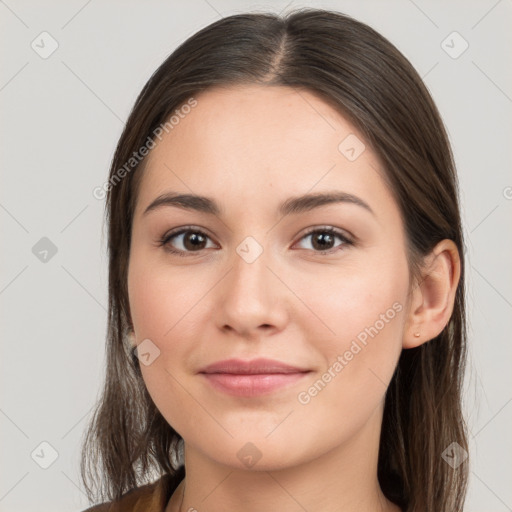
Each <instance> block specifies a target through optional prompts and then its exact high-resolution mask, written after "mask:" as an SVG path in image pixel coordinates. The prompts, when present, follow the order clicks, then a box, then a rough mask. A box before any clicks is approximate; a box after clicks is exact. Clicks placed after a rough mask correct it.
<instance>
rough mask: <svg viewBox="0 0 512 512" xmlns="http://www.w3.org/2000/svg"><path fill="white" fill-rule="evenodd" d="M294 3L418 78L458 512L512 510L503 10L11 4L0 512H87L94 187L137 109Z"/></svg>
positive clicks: (98, 329)
mask: <svg viewBox="0 0 512 512" xmlns="http://www.w3.org/2000/svg"><path fill="white" fill-rule="evenodd" d="M300 6H314V7H324V8H330V9H335V10H339V11H342V12H345V13H347V14H350V15H353V16H354V17H356V18H358V19H360V20H361V21H364V22H366V23H368V24H370V25H371V26H373V27H374V28H376V29H377V30H378V31H380V32H381V33H382V34H383V35H385V36H386V37H387V38H389V39H390V40H391V41H392V42H393V43H394V44H395V45H396V46H397V47H398V48H399V49H400V50H401V51H402V52H403V53H404V54H405V55H406V56H407V58H408V59H409V60H410V61H411V62H412V63H413V65H414V66H415V67H416V69H417V70H418V72H419V73H420V75H421V76H422V77H423V78H424V80H425V82H426V85H427V87H428V88H429V89H430V91H431V93H432V95H433V97H434V100H435V101H436V103H437V105H438V107H439V109H440V111H441V114H442V116H443V119H444V121H445V123H446V126H447V129H448V132H449V134H450V138H451V142H452V144H453V149H454V153H455V157H456V163H457V166H458V171H459V175H460V182H461V188H462V191H461V193H462V208H463V212H462V213H463V220H464V227H465V234H466V239H467V246H468V255H467V256H468V273H467V279H468V296H467V298H468V317H469V329H470V331H469V334H470V361H469V367H468V374H467V381H466V386H465V388H466V397H465V401H466V411H467V416H468V420H469V425H470V428H471V432H472V434H471V453H472V465H471V480H470V490H469V497H468V502H467V507H466V509H465V510H466V511H468V512H476V511H485V512H502V511H507V510H512V486H511V485H510V483H511V482H512V440H511V436H510V432H511V431H512V429H511V426H512V404H511V403H510V402H511V401H512V372H511V371H510V363H511V355H512V344H511V340H510V334H509V333H510V331H511V327H512V322H511V317H512V315H511V312H512V311H511V308H512V275H511V274H512V272H511V265H510V261H512V258H511V253H512V240H511V238H512V237H511V229H510V228H511V222H510V220H511V212H512V188H511V187H512V174H511V160H512V158H511V152H510V147H511V142H512V141H511V131H512V130H511V123H510V119H511V112H512V99H511V98H512V71H511V70H512V66H510V49H511V48H512V30H511V27H512V25H511V21H512V1H511V0H500V1H496V0H482V1H466V2H462V1H452V2H450V3H449V5H448V3H447V2H446V3H443V2H432V1H430V2H428V1H426V0H414V1H413V0H401V1H394V2H391V1H367V0H364V1H340V0H339V1H329V2H327V1H324V2H313V1H309V2H301V3H299V2H291V3H289V4H287V3H286V2H274V3H269V2H267V3H256V2H249V1H238V2H235V1H234V0H230V1H227V0H209V1H206V0H193V1H190V2H163V1H159V2H157V1H146V2H142V1H140V2H134V1H123V2H121V1H119V0H118V1H110V2H104V3H101V2H99V1H98V0H92V1H91V0H89V1H84V0H72V1H68V2H50V1H47V2H45V5H44V6H43V5H40V4H39V3H38V2H28V1H15V0H6V1H0V23H1V28H0V37H1V44H2V48H3V52H2V61H3V62H2V67H1V72H0V104H1V109H2V117H1V122H0V129H1V140H2V141H3V144H2V152H1V173H2V175H1V180H2V181H1V183H2V186H1V189H0V222H1V226H2V237H3V243H2V250H1V251H0V258H1V272H0V305H1V309H2V322H1V340H2V345H1V348H2V354H1V358H0V379H1V387H0V429H1V433H2V435H1V446H0V461H1V467H0V511H10V512H17V511H24V512H28V511H38V512H45V511H52V512H58V511H80V510H83V509H84V508H85V507H86V506H87V505H88V503H87V502H86V500H85V496H84V494H83V491H82V489H81V487H80V482H79V478H78V460H79V459H78V456H79V446H80V441H81V436H82V433H83V429H84V426H85V424H86V420H87V419H89V418H90V412H91V408H92V406H93V404H94V402H95V400H96V398H97V396H98V392H99V389H100V384H101V382H102V379H103V364H104V349H103V345H104V337H105V332H106V318H107V316H106V306H107V294H106V290H107V272H106V254H105V241H106V238H105V237H104V235H103V228H102V215H103V208H104V204H103V201H99V200H97V199H95V198H94V197H93V195H92V190H93V189H94V187H96V186H99V185H102V184H103V182H104V181H105V179H106V178H107V175H108V174H107V173H108V167H109V163H110V159H111V157H112V155H113V151H114V147H115V144H116V143H117V139H118V137H119V135H120V133H121V129H122V127H123V122H124V120H125V119H126V117H127V114H128V112H129V110H130V108H131V107H132V105H133V102H134V100H135V98H136V96H137V94H138V93H139V91H140V89H141V88H142V86H143V85H144V83H145V82H146V80H147V79H148V78H149V76H150V75H151V73H152V72H153V71H154V70H155V69H156V68H157V67H158V65H160V63H161V62H162V61H163V60H164V59H165V57H166V56H167V55H168V54H169V53H170V52H171V51H172V50H173V49H174V48H175V47H176V46H177V45H178V44H179V43H180V42H182V41H183V40H185V39H186V38H187V37H189V36H190V35H192V34H193V33H194V32H196V31H197V30H199V29H200V28H202V27H204V26H206V25H207V24H209V23H211V22H213V21H215V20H217V19H219V18H220V17H221V16H222V17H224V16H227V15H230V14H234V13H237V12H243V11H255V10H259V11H262V10H267V9H268V10H272V11H276V12H279V11H282V10H285V11H288V10H291V9H292V8H294V7H300ZM43 31H46V32H48V33H49V34H50V35H51V38H53V39H54V40H55V41H57V43H58V48H57V50H56V51H55V52H54V53H53V54H52V55H50V56H48V57H47V58H42V56H41V52H43V51H48V50H49V49H51V39H50V38H49V36H40V34H41V32H43ZM454 31H457V32H458V33H459V34H460V35H461V36H462V38H463V39H464V40H465V41H467V43H468V44H469V47H468V49H467V50H466V51H464V52H463V53H462V54H461V55H457V58H454V56H455V54H458V53H459V52H460V51H461V50H462V49H463V45H464V41H463V40H461V39H457V38H456V37H457V36H453V35H451V34H452V33H453V32H454ZM454 37H455V39H454ZM41 38H46V39H44V42H41ZM447 38H448V39H447ZM33 41H35V42H34V43H33V44H34V45H39V46H36V48H37V51H36V50H35V49H33V48H32V47H31V44H32V42H33ZM443 41H445V43H443ZM43 45H44V49H43ZM450 47H451V48H450ZM447 51H448V52H451V53H452V55H449V53H447ZM44 237H46V238H47V239H49V241H51V243H50V242H49V241H48V240H46V239H44V240H42V241H41V239H42V238H44ZM51 244H53V245H54V246H55V248H56V250H57V252H56V253H55V254H52V251H51ZM34 247H35V249H33V248H34ZM44 250H49V252H48V253H44V252H42V251H44ZM45 254H46V256H44V255H45ZM44 257H46V261H42V260H41V258H43V259H44ZM42 442H46V443H49V444H50V445H51V447H52V448H51V447H49V446H47V445H42V446H41V443H42ZM52 450H55V454H56V455H57V458H56V460H55V461H53V463H52V453H53V451H52ZM31 454H32V455H31ZM50 463H51V465H49V467H48V468H47V469H43V468H42V467H41V465H48V464H50Z"/></svg>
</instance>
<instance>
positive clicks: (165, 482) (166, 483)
mask: <svg viewBox="0 0 512 512" xmlns="http://www.w3.org/2000/svg"><path fill="white" fill-rule="evenodd" d="M178 483H179V482H176V481H175V480H174V481H173V479H172V478H171V476H170V475H164V476H162V477H161V478H160V479H159V480H157V481H156V482H153V483H152V484H147V485H144V486H142V487H137V488H135V489H132V490H131V491H129V492H127V493H126V494H124V495H123V497H122V498H121V499H120V500H118V501H116V502H113V501H111V502H107V503H102V504H101V505H95V506H93V507H90V508H88V509H87V510H84V511H83V512H164V511H165V507H166V506H167V503H168V502H169V500H170V499H171V496H172V493H173V492H174V490H175V489H176V487H177V486H178Z"/></svg>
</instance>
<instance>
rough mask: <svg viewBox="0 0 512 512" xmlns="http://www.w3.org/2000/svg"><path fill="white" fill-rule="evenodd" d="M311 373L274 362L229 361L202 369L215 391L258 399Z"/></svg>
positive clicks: (266, 360)
mask: <svg viewBox="0 0 512 512" xmlns="http://www.w3.org/2000/svg"><path fill="white" fill-rule="evenodd" d="M309 371H310V370H305V369H302V368H297V367H295V366H290V365H288V364H285V363H281V362H280V361H275V360H272V359H264V358H259V359H253V360H252V361H243V360H241V359H228V360H226V361H219V362H217V363H214V364H211V365H209V366H206V367H205V368H203V369H202V370H201V371H200V372H199V373H200V374H202V375H204V377H205V378H206V379H207V380H208V382H209V383H210V384H211V385H212V386H213V387H215V388H216V389H218V390H220V391H223V392H225V393H228V394H231V395H236V396H257V395H261V394H266V393H270V392H272V391H274V390H276V389H278V388H281V387H284V386H286V385H289V384H292V383H294V382H296V381H297V380H299V379H301V378H302V377H304V375H306V374H307V373H309Z"/></svg>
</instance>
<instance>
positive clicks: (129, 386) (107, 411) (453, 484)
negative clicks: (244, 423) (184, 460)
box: [81, 8, 468, 512]
mask: <svg viewBox="0 0 512 512" xmlns="http://www.w3.org/2000/svg"><path fill="white" fill-rule="evenodd" d="M237 84H260V85H263V86H265V85H282V86H288V87H293V88H296V89H297V90H308V91H311V92H313V93H315V94H317V95H319V96H320V97H321V98H322V99H323V100H325V101H326V102H328V103H329V104H330V105H331V106H333V107H334V108H335V109H337V110H338V111H339V112H340V113H341V114H342V115H344V116H345V117H346V118H347V119H348V120H349V121H350V122H351V123H353V125H354V126H355V127H356V128H357V129H359V130H360V133H362V134H363V135H364V137H365V139H366V142H367V143H368V144H369V145H370V146H371V148H372V149H373V151H375V153H376V154H377V155H378V156H379V157H380V160H381V161H382V163H383V166H384V170H385V178H386V180H387V181H388V183H389V185H390V188H391V190H392V192H393V195H394V197H395V200H396V202H397V204H398V206H399V208H400V211H401V215H402V219H403V222H404V225H405V229H406V234H407V245H408V247H407V251H408V261H409V266H410V270H411V275H418V272H419V270H418V269H419V268H420V266H421V261H422V257H423V256H425V255H427V254H428V253H429V252H430V251H431V250H432V249H433V247H434V246H435V244H436V243H437V242H439V241H440V240H443V239H446V238H448V239H451V240H453V241H454V242H455V244H456V246H457V248H458V250H459V255H460V262H461V277H460V281H459V283H458V288H457V291H456V296H455V303H454V310H453V313H452V316H451V318H450V320H449V322H448V324H447V326H446V327H445V329H444V330H443V331H442V332H441V334H440V335H439V336H437V337H436V338H435V339H432V340H430V341H429V342H427V343H425V344H422V345H421V346H419V347H417V348H412V349H407V350H403V351H402V354H401V357H400V360H399V363H398V366H397V368H396V371H395V373H394V375H393V378H392V381H391V383H390V385H389V388H388V390H387V394H386V399H385V408H384V417H383V423H382V431H381V439H380V451H379V461H378V477H379V482H380V485H381V488H382V490H383V492H384V494H385V495H386V496H387V497H388V498H389V499H390V500H392V501H394V502H395V503H397V504H399V505H401V506H402V507H403V508H404V510H407V511H421V512H426V511H432V512H434V511H435V512H454V511H460V510H462V506H463V503H464V498H465V494H466V486H467V473H468V469H467V461H466V462H464V463H463V464H461V465H460V466H459V467H458V468H456V469H454V468H452V466H451V465H449V464H447V463H446V462H445V460H443V457H442V453H443V451H444V450H445V449H446V448H447V447H448V446H449V445H450V444H451V443H453V442H456V443H458V445H460V447H461V448H462V449H464V450H466V451H467V449H468V446H467V433H466V426H465V422H464V419H463V416H462V410H461V393H462V382H463V376H464V365H465V357H466V353H465V351H466V320H465V303H464V242H463V235H462V228H461V219H460V213H459V200H458V182H457V176H456V171H455V166H454V161H453V156H452V152H451V148H450V145H449V141H448V137H447V134H446V131H445V128H444V126H443V122H442V120H441V118H440V115H439V112H438V110H437V108H436V106H435V104H434V102H433V100H432V98H431V96H430V94H429V92H428V90H427V88H426V87H425V85H424V84H423V82H422V80H421V78H420V77H419V75H418V74H417V72H416V71H415V69H414V68H413V66H412V65H411V64H410V62H409V61H408V60H407V59H406V58H405V57H404V56H403V55H402V54H401V53H400V52H399V51H398V50H397V49H396V47H395V46H393V45H392V44H391V43H390V42H389V41H388V40H387V39H386V38H384V37H383V36H381V35H380V34H379V33H377V32H376V31H375V30H373V29H372V28H370V27H369V26H368V25H366V24H364V23H361V22H359V21H356V20H354V19H352V18H351V17H349V16H346V15H343V14H341V13H338V12H332V11H326V10H318V9H311V8H303V9H299V10H295V11H294V12H291V13H289V14H288V15H286V16H283V17H280V16H278V15H275V14H271V13H268V14H260V13H258V14H239V15H234V16H229V17H226V18H223V19H221V20H220V21H217V22H215V23H213V24H211V25H209V26H208V27H206V28H204V29H202V30H200V31H199V32H197V33H196V34H195V35H193V36H192V37H190V38H189V39H188V40H186V41H185V42H184V43H183V44H181V45H180V46H179V47H178V48H177V49H176V50H175V51H174V52H173V53H172V54H171V55H170V56H169V57H168V58H167V59H166V60H165V61H164V62H163V64H162V65H161V66H160V67H159V68H158V69H157V70H156V71H155V73H154V74H153V75H152V76H151V78H150V79H149V81H148V82H147V84H146V85H145V86H144V88H143V90H142V91H141V93H140V95H139V97H138V98H137V100H136V103H135V105H134V107H133V109H132V111H131V113H130V116H129V118H128V120H127V122H126V126H125V128H124V131H123V133H122V135H121V138H120V140H119V142H118V145H117V149H116V152H115V155H114V157H113V161H112V166H111V170H110V176H109V181H108V183H106V186H105V187H104V189H103V190H104V191H105V192H106V197H107V200H106V218H107V222H108V251H109V317H108V334H107V345H106V358H107V361H106V366H107V367H106V373H105V382H104V387H103V391H102V396H101V398H100V400H99V401H98V403H97V406H96V409H95V411H94V415H93V417H92V419H91V421H90V425H89V428H88V430H87V431H86V435H85V438H84V441H83V446H82V460H81V472H82V479H83V482H84V484H85V488H86V490H87V493H88V497H89V498H90V500H91V501H93V500H97V499H102V500H115V499H118V498H120V497H121V495H122V494H123V493H125V492H127V491H128V490H130V489H132V488H134V487H137V486H139V485H142V484H144V483H148V479H151V477H152V476H155V475H156V476H158V475H160V474H169V475H170V476H171V478H172V479H173V481H174V483H175V484H176V485H177V484H178V482H179V481H180V480H181V479H182V478H183V476H184V468H183V466H181V467H179V468H178V469H176V465H175V464H173V463H172V461H171V458H172V457H173V456H174V455H175V454H176V450H177V445H178V442H179V441H180V440H181V436H180V435H179V434H178V433H177V432H176V431H175V430H174V429H173V428H172V427H171V426H170V425H169V424H168V423H167V421H166V420H165V419H164V418H163V416H162V415H161V414H160V412H159V411H158V410H157V409H156V407H155V405H154V403H153V401H152V400H151V397H150V396H149V394H148V392H147V390H146V387H145V385H144V381H143V379H142V375H141V371H140V367H139V361H138V358H137V357H136V355H135V354H134V352H133V351H132V350H131V348H130V347H129V346H128V344H127V342H126V334H127V333H128V332H129V330H130V329H131V328H132V324H131V319H130V308H129V301H128V291H127V269H128V261H129V249H130V238H131V228H132V219H133V212H134V205H135V201H136V198H137V191H138V184H139V182H140V176H141V173H142V171H143V166H144V162H145V160H144V159H142V160H141V161H138V160H137V162H134V161H133V160H131V159H132V157H133V154H134V152H138V151H139V150H140V148H141V147H143V146H144V145H148V143H150V142H151V141H153V140H154V139H155V137H156V136H155V134H158V133H160V132H158V129H159V127H160V126H162V125H165V123H166V122H167V121H168V120H169V119H170V118H171V116H172V115H173V114H175V111H176V109H179V108H180V107H181V106H183V105H186V104H187V103H188V102H189V101H190V99H191V98H193V96H194V95H198V94H199V93H200V92H202V91H204V90H206V89H208V88H211V87H214V86H217V85H237ZM127 162H129V165H128V166H127ZM121 169H124V172H121V171H120V170H121ZM89 480H90V481H91V483H92V484H93V486H90V485H89ZM93 487H94V488H96V490H97V491H95V490H94V488H93Z"/></svg>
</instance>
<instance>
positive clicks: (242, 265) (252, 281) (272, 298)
mask: <svg viewBox="0 0 512 512" xmlns="http://www.w3.org/2000/svg"><path fill="white" fill-rule="evenodd" d="M241 246H242V247H239V248H238V252H237V253H236V254H234V257H233V258H232V260H231V266H230V269H229V271H228V272H227V274H226V275H225V277H224V279H223V280H222V282H221V283H219V287H218V291H217V297H216V304H217V307H216V311H215V318H216V322H217V323H218V326H219V328H220V329H221V330H223V331H226V332H229V331H232V332H233V333H236V334H237V335H238V336H240V337H244V338H249V339H253V338H258V337H261V336H262V335H271V334H273V333H274V332H279V331H281V330H282V329H283V328H284V326H285V324H286V322H287V320H288V315H289V310H288V306H289V300H290V299H289V295H290V291H289V290H288V289H287V288H286V286H285V285H284V284H283V282H282V281H281V280H280V279H279V277H278V274H279V271H278V270H276V269H274V268H272V267H276V265H275V264H273V263H272V261H271V258H269V257H267V252H265V251H263V252H262V253H260V254H259V255H257V257H256V258H255V259H254V256H255V254H254V252H253V254H252V255H251V254H250V251H251V250H252V251H254V247H252V248H251V247H250V245H249V252H248V253H244V251H243V250H242V249H243V248H246V247H247V246H245V247H244V246H243V244H241ZM247 254H249V255H250V256H249V257H247Z"/></svg>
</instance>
